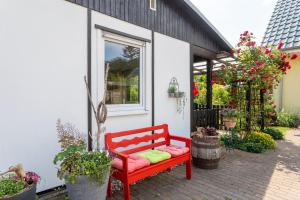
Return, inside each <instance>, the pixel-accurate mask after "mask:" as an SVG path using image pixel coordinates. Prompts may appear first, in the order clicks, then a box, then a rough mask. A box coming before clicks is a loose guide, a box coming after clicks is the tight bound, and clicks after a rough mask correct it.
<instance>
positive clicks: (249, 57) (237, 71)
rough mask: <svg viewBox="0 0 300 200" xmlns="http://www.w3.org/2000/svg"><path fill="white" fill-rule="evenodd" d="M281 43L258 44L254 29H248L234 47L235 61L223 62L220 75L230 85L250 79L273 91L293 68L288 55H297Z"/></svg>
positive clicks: (257, 84)
mask: <svg viewBox="0 0 300 200" xmlns="http://www.w3.org/2000/svg"><path fill="white" fill-rule="evenodd" d="M282 47H283V43H282V42H281V41H280V42H279V43H278V45H277V46H270V47H267V46H258V45H257V44H256V42H255V41H254V36H253V33H251V32H249V31H245V32H244V33H243V34H241V35H240V40H239V42H238V44H237V46H236V48H235V49H233V51H232V55H233V57H234V58H235V61H236V64H232V65H222V67H221V69H222V70H221V73H220V75H221V76H222V78H223V79H224V81H225V83H226V84H228V85H231V84H233V83H235V82H251V86H252V87H254V89H258V90H261V91H262V92H263V93H271V90H272V88H273V87H277V86H278V83H279V81H280V79H281V78H282V76H283V75H284V74H286V73H287V71H288V70H290V69H291V65H290V63H289V61H288V59H291V60H293V59H296V58H297V55H296V54H293V55H291V54H287V53H284V52H282V51H281V49H282ZM233 101H234V99H233Z"/></svg>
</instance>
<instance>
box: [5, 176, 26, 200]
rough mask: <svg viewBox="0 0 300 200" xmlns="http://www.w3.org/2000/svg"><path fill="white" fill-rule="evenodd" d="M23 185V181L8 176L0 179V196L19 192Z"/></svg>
mask: <svg viewBox="0 0 300 200" xmlns="http://www.w3.org/2000/svg"><path fill="white" fill-rule="evenodd" d="M24 187H25V181H23V180H12V179H9V178H3V179H0V198H1V199H2V198H3V197H4V196H10V195H14V194H17V193H19V192H20V191H22V190H23V189H24Z"/></svg>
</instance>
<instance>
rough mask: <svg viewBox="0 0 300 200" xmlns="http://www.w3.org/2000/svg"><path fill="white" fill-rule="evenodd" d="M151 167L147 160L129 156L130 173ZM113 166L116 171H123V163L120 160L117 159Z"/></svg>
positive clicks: (114, 160)
mask: <svg viewBox="0 0 300 200" xmlns="http://www.w3.org/2000/svg"><path fill="white" fill-rule="evenodd" d="M149 165H150V162H149V161H148V160H147V159H145V158H142V157H140V156H137V155H132V154H131V155H129V156H128V173H131V172H134V171H136V170H138V169H141V168H143V167H147V166H149ZM112 166H113V167H114V168H116V169H119V170H123V161H122V160H121V159H119V158H115V159H113V161H112Z"/></svg>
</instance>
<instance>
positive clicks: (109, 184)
mask: <svg viewBox="0 0 300 200" xmlns="http://www.w3.org/2000/svg"><path fill="white" fill-rule="evenodd" d="M111 179H112V178H111V177H109V180H108V187H107V197H108V198H111V197H112V185H111V184H112V183H111Z"/></svg>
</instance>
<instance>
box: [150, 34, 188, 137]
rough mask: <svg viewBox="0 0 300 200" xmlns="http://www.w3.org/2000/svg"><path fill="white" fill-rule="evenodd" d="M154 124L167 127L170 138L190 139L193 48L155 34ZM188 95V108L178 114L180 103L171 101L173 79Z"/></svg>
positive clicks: (174, 100) (173, 99)
mask: <svg viewBox="0 0 300 200" xmlns="http://www.w3.org/2000/svg"><path fill="white" fill-rule="evenodd" d="M154 39H155V70H154V71H155V75H154V83H155V90H154V94H155V95H154V96H155V104H154V105H155V117H154V119H155V124H162V123H166V124H168V125H169V130H170V133H171V134H174V135H180V136H184V137H190V130H191V128H190V70H189V69H190V67H189V66H190V45H189V43H186V42H183V41H180V40H177V39H174V38H171V37H168V36H165V35H162V34H159V33H155V38H154ZM172 77H175V78H177V80H178V83H179V90H180V91H182V92H185V95H186V105H185V107H184V110H183V111H182V113H178V112H177V100H176V99H175V98H169V97H168V93H167V91H168V86H169V82H170V81H171V78H172Z"/></svg>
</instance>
